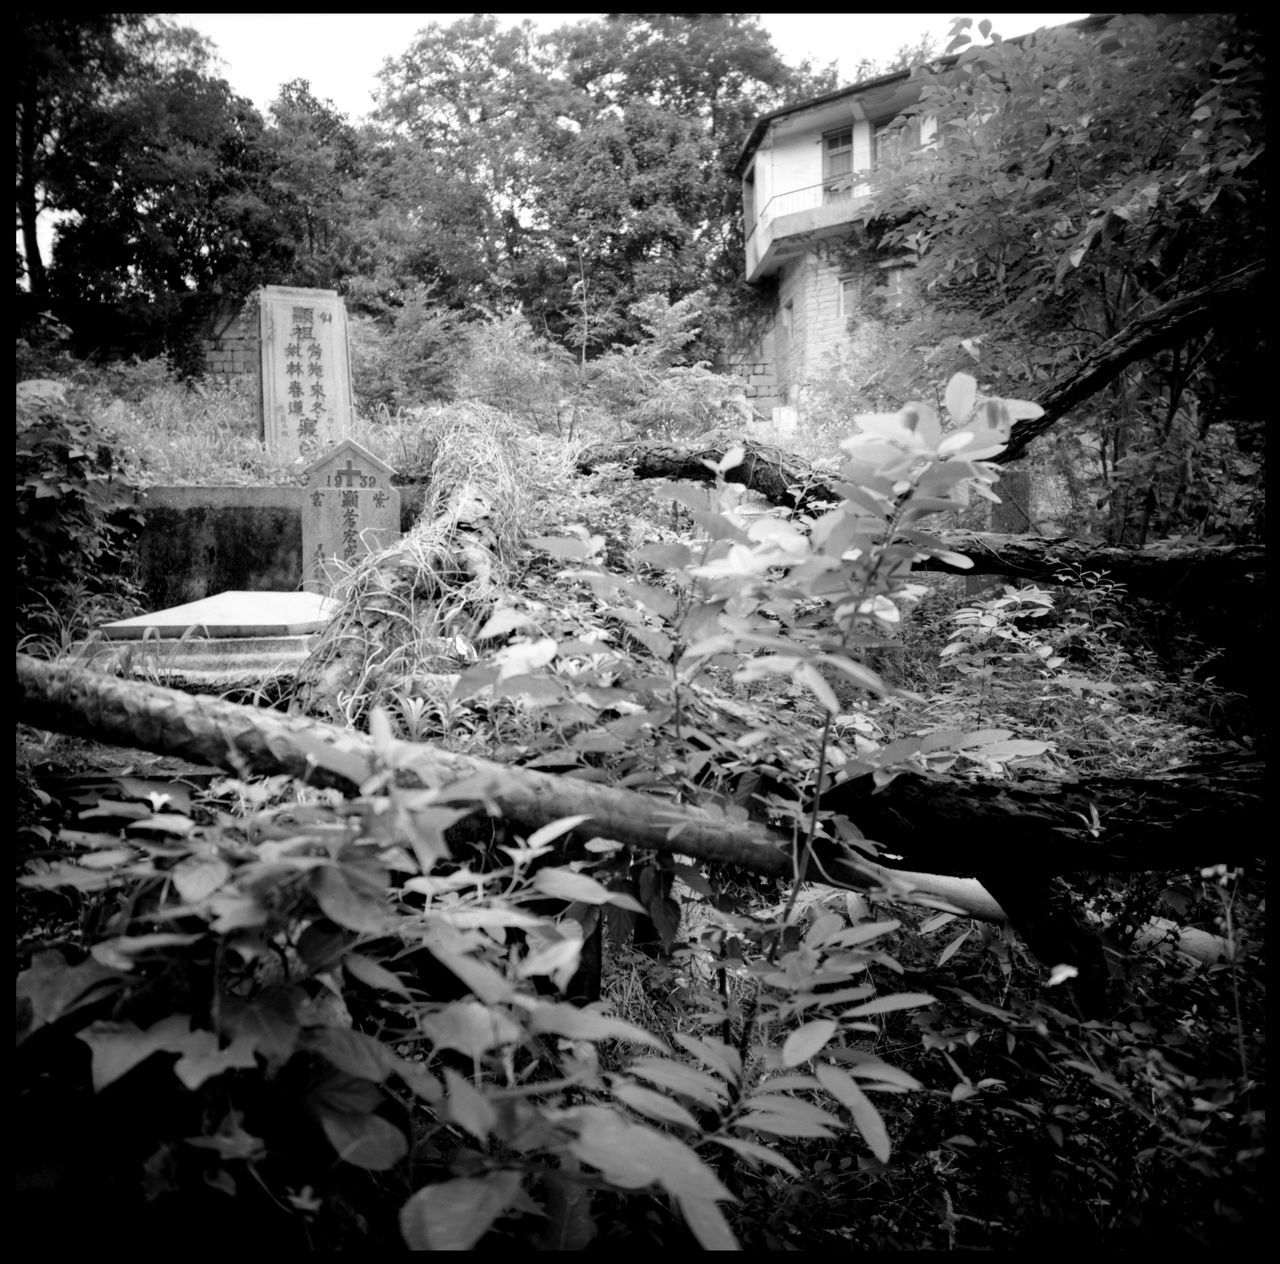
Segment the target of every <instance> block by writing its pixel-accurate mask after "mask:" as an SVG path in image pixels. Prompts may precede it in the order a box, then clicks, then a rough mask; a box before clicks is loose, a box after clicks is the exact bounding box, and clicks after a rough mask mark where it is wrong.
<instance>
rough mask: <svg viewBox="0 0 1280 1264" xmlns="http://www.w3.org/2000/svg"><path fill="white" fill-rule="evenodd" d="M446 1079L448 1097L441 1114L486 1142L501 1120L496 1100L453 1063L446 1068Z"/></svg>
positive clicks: (481, 1141)
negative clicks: (470, 1080)
mask: <svg viewBox="0 0 1280 1264" xmlns="http://www.w3.org/2000/svg"><path fill="white" fill-rule="evenodd" d="M444 1082H445V1099H444V1104H443V1109H442V1110H441V1114H442V1115H443V1117H444V1118H445V1119H447V1120H448V1121H449V1122H450V1123H454V1124H457V1125H458V1127H459V1128H465V1129H466V1130H467V1131H468V1132H469V1133H470V1134H471V1135H472V1136H473V1137H475V1139H476V1140H477V1141H479V1142H480V1143H481V1144H483V1143H484V1142H485V1141H486V1140H488V1137H489V1134H490V1133H491V1132H492V1131H493V1128H494V1125H495V1124H496V1123H497V1122H498V1112H497V1110H496V1109H495V1107H494V1104H493V1102H492V1101H491V1100H490V1099H489V1098H488V1097H486V1096H485V1095H484V1094H483V1093H482V1092H481V1091H480V1090H479V1089H477V1088H475V1087H474V1086H473V1085H472V1084H471V1083H470V1082H469V1081H467V1080H464V1079H463V1078H462V1076H460V1075H459V1074H458V1073H457V1071H455V1070H454V1069H453V1068H452V1067H446V1068H445V1071H444Z"/></svg>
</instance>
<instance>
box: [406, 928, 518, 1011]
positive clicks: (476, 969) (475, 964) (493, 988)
mask: <svg viewBox="0 0 1280 1264" xmlns="http://www.w3.org/2000/svg"><path fill="white" fill-rule="evenodd" d="M426 947H427V951H428V952H430V953H431V955H432V956H433V957H434V958H435V959H436V960H437V961H438V962H439V963H440V964H441V965H442V966H444V967H445V969H446V970H449V971H451V972H452V973H453V974H456V975H457V976H458V978H460V979H461V980H462V981H463V983H465V984H466V985H467V987H468V988H469V989H470V990H471V991H472V992H473V993H474V994H475V996H476V997H478V998H479V999H480V1000H481V1001H482V1002H483V1003H484V1004H486V1005H497V1004H499V1003H501V1002H503V1001H506V1000H509V999H510V997H511V996H512V994H513V992H514V991H515V989H514V988H513V987H512V986H511V984H510V983H509V982H508V981H507V979H506V978H505V977H504V976H503V975H501V974H499V973H498V971H497V970H495V969H494V968H493V967H492V966H489V965H486V964H485V963H484V962H483V961H479V960H477V959H476V958H475V957H471V956H468V955H467V954H466V953H464V952H458V951H456V950H455V949H453V948H450V947H447V946H446V945H445V944H443V943H441V942H440V941H439V940H438V939H435V940H432V941H431V942H429V943H428V944H427V945H426Z"/></svg>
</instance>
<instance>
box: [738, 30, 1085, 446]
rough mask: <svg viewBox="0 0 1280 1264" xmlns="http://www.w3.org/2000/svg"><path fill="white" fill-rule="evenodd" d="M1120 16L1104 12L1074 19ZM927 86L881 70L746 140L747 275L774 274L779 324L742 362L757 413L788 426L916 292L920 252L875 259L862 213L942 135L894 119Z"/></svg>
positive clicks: (783, 113) (764, 124)
mask: <svg viewBox="0 0 1280 1264" xmlns="http://www.w3.org/2000/svg"><path fill="white" fill-rule="evenodd" d="M1109 20H1110V15H1107V14H1097V15H1093V16H1091V17H1088V18H1084V19H1080V20H1078V21H1076V22H1072V23H1069V24H1068V25H1070V26H1073V27H1081V28H1088V27H1094V26H1099V25H1103V24H1105V23H1106V22H1108V21H1109ZM1024 38H1026V37H1025V36H1018V37H1014V39H1013V40H1012V41H1010V42H1013V43H1016V42H1019V40H1021V39H1024ZM954 61H955V57H945V58H942V59H940V61H939V62H938V63H936V64H938V65H946V64H949V63H953V62H954ZM919 91H920V83H919V80H918V79H912V77H911V72H910V71H907V70H902V71H897V72H895V73H893V74H887V75H881V76H880V77H879V78H876V79H869V80H867V81H865V82H863V83H859V84H855V85H854V86H852V87H849V88H841V89H839V90H838V91H835V92H829V93H827V94H826V95H824V96H820V97H814V98H812V99H811V100H808V101H802V102H800V103H798V104H796V105H789V106H786V107H784V108H783V109H780V110H774V111H773V113H771V114H766V115H764V116H762V117H761V118H759V119H758V120H757V121H756V123H755V126H754V127H753V128H752V129H751V132H750V134H749V135H748V137H747V139H746V142H745V144H744V145H743V149H742V154H741V156H740V157H739V159H738V163H737V167H736V169H735V174H736V175H737V176H738V178H739V179H740V180H741V181H742V201H743V215H744V224H743V235H744V237H745V240H746V279H747V280H748V281H749V282H753V283H758V282H759V283H762V282H770V283H771V290H772V293H773V296H774V300H773V312H772V319H771V321H770V326H771V327H770V328H768V330H767V332H765V334H764V335H763V336H762V337H761V338H760V339H759V340H758V342H757V344H756V345H755V346H753V347H751V348H750V349H749V350H747V351H746V352H745V353H744V354H743V355H742V356H741V357H740V358H739V360H738V364H739V368H740V371H741V372H742V373H743V374H744V376H745V379H746V385H747V396H748V400H749V402H750V404H751V405H752V408H753V411H754V413H755V415H756V416H757V418H759V419H760V420H771V421H772V422H773V424H774V426H775V427H776V428H777V429H778V430H780V431H784V432H785V431H786V430H788V429H789V428H791V426H793V425H794V424H795V421H796V419H797V417H798V416H800V415H803V410H804V393H805V388H806V386H810V385H812V384H814V383H815V382H817V381H819V380H821V378H822V377H823V375H824V374H826V373H828V372H829V371H830V366H831V364H832V363H833V360H834V358H835V357H837V356H838V357H841V358H843V359H844V360H845V361H846V362H847V363H854V364H857V363H859V362H862V363H864V364H866V365H867V366H868V367H869V366H870V365H871V364H872V363H873V362H874V361H875V360H876V358H877V351H878V348H879V347H880V345H881V343H880V341H879V339H881V338H883V334H884V325H883V321H882V320H880V321H877V317H880V318H882V317H883V316H884V315H885V314H886V313H887V312H890V311H892V310H893V309H895V308H899V309H900V308H902V307H903V306H904V305H906V304H907V303H909V302H910V301H911V300H912V292H911V291H912V286H911V261H910V259H907V258H901V257H899V258H894V257H887V258H886V257H874V256H873V255H872V254H871V253H870V252H869V251H867V250H866V249H865V248H864V243H865V237H864V236H863V234H862V231H861V229H860V228H859V223H860V213H861V211H862V208H863V205H864V203H865V202H866V199H867V197H868V195H869V194H870V191H871V183H872V181H873V180H874V179H875V175H876V170H877V167H880V166H882V165H883V164H884V163H885V161H886V160H887V159H889V158H890V157H891V156H892V155H893V154H895V153H901V152H902V151H903V150H904V149H905V148H913V147H925V148H928V147H930V146H932V145H933V144H935V143H936V140H937V137H936V125H935V121H934V120H933V119H931V118H928V117H924V118H921V117H919V116H917V117H916V118H915V119H914V120H913V121H912V124H911V126H910V127H907V128H906V129H905V130H904V129H903V128H902V127H898V128H891V127H890V124H892V123H893V122H894V120H895V119H896V118H898V117H899V116H900V115H901V114H902V113H903V111H905V110H907V109H908V107H910V106H912V105H914V104H915V103H916V102H917V101H918V100H919Z"/></svg>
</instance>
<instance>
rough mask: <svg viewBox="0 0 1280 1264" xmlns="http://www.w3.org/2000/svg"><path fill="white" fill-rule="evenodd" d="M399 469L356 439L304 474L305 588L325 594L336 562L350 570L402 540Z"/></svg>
mask: <svg viewBox="0 0 1280 1264" xmlns="http://www.w3.org/2000/svg"><path fill="white" fill-rule="evenodd" d="M394 474H395V470H393V469H392V468H391V466H389V465H388V464H387V463H386V462H385V461H382V460H379V459H378V458H377V457H376V456H374V455H373V453H372V452H370V451H369V450H368V448H365V447H363V446H362V445H361V444H359V443H357V442H356V441H355V440H354V439H344V440H343V441H342V442H341V443H339V444H338V446H337V447H335V448H332V449H330V450H329V451H328V452H326V453H325V454H324V455H323V456H321V457H319V458H318V459H317V460H316V461H313V462H312V463H311V464H310V465H309V466H307V469H306V471H305V473H304V474H303V476H302V477H303V495H302V567H303V573H302V586H303V587H304V588H306V589H307V590H308V591H309V592H313V593H327V592H329V590H330V588H331V587H332V585H333V582H334V580H335V579H336V578H337V577H338V573H339V572H338V568H337V567H336V566H335V565H334V563H335V561H342V562H344V563H345V564H346V565H348V566H350V565H352V564H354V563H355V562H357V561H358V560H359V559H360V558H362V557H364V556H365V555H366V554H369V553H375V552H377V551H378V550H379V549H384V548H387V547H388V546H389V545H391V544H393V543H395V541H396V540H398V539H399V538H400V492H399V491H398V490H397V489H396V488H394V487H392V486H391V478H392V476H393V475H394Z"/></svg>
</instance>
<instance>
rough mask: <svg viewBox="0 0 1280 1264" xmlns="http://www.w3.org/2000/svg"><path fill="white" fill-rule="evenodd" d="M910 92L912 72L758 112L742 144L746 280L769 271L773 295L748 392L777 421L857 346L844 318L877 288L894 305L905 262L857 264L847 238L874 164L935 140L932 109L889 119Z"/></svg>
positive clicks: (900, 296) (752, 357)
mask: <svg viewBox="0 0 1280 1264" xmlns="http://www.w3.org/2000/svg"><path fill="white" fill-rule="evenodd" d="M918 93H919V87H918V84H917V83H916V82H913V81H912V80H911V78H910V72H909V71H905V70H904V71H899V72H896V73H894V74H889V75H882V76H880V77H879V78H877V79H871V80H868V81H867V82H865V83H860V84H856V85H855V86H853V87H851V88H842V89H840V90H839V91H836V92H830V93H827V94H826V95H825V96H821V97H815V98H813V99H811V100H809V101H802V102H800V103H799V104H797V105H789V106H786V107H784V108H783V109H781V110H775V111H773V113H771V114H766V115H764V116H763V117H761V118H760V119H758V120H757V121H756V124H755V126H754V127H753V128H752V130H751V133H750V135H749V136H748V137H747V140H746V143H745V145H744V146H743V150H742V155H741V157H740V158H739V160H738V165H737V170H736V174H737V175H738V177H739V179H740V180H741V181H742V201H743V215H744V224H743V235H744V237H745V239H746V278H747V280H748V281H750V282H763V281H766V280H767V279H772V281H773V289H774V293H775V295H776V301H775V303H774V310H773V319H772V322H771V324H772V328H771V329H770V330H769V331H768V332H766V333H765V334H764V336H763V337H762V338H761V339H760V343H759V345H758V346H757V347H756V348H754V349H753V351H752V353H751V354H749V355H748V356H747V357H746V363H747V364H750V365H752V366H754V370H755V371H754V373H753V374H751V375H750V376H749V377H748V394H749V395H750V396H751V397H752V403H753V404H754V406H755V410H756V412H757V415H762V416H764V417H768V416H770V415H772V419H773V421H774V423H775V424H776V425H778V426H779V428H780V429H786V428H787V427H788V424H789V423H792V422H794V419H795V416H796V413H797V410H798V409H799V408H801V407H802V406H803V388H804V386H805V385H806V384H807V383H808V382H810V381H812V380H813V379H814V376H815V375H816V374H818V373H819V372H821V371H822V368H823V364H824V361H826V360H828V359H829V357H830V356H831V355H832V353H837V352H855V353H856V343H857V330H856V329H851V328H850V325H851V318H853V317H854V316H855V314H856V313H857V312H858V311H859V310H860V309H861V308H863V307H864V306H866V305H867V303H866V300H867V297H868V294H869V293H870V292H871V291H872V290H878V291H880V297H881V298H882V299H884V300H886V302H885V306H888V307H892V306H893V305H894V303H895V301H898V302H901V301H905V299H906V296H907V294H908V292H909V287H910V280H909V268H908V265H907V264H906V263H905V261H900V260H882V261H880V262H882V263H884V264H885V266H884V267H883V268H879V269H876V270H874V271H872V270H869V269H867V268H866V267H860V268H854V267H852V266H851V265H850V248H851V247H853V248H854V249H855V250H856V248H857V242H858V241H859V236H858V229H857V224H858V221H859V214H860V211H861V209H862V206H863V204H864V203H865V201H866V199H867V197H868V195H869V193H870V191H871V186H870V181H871V179H872V176H873V173H874V172H875V170H876V167H877V166H878V165H880V164H882V163H883V162H884V161H885V160H886V158H888V157H889V155H890V154H891V153H892V152H894V151H895V150H897V149H899V148H900V147H901V146H902V145H904V144H906V145H921V144H926V145H927V144H929V143H930V142H931V141H932V139H933V130H934V129H933V124H932V120H931V119H924V120H917V121H916V122H915V124H914V125H913V126H912V127H910V128H908V129H907V130H906V131H905V132H903V131H902V130H896V131H894V130H890V127H889V125H890V124H891V123H892V122H893V121H894V119H896V118H897V117H898V116H899V115H900V114H901V113H902V112H903V110H905V109H906V108H907V107H908V106H910V105H913V104H914V103H915V101H916V100H917V99H918ZM881 310H883V308H881Z"/></svg>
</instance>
